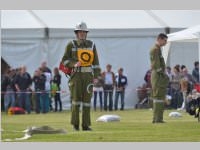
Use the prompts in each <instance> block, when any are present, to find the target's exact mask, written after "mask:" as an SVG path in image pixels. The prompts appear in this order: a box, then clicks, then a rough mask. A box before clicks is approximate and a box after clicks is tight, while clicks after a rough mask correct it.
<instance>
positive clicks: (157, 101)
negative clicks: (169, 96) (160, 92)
mask: <svg viewBox="0 0 200 150" xmlns="http://www.w3.org/2000/svg"><path fill="white" fill-rule="evenodd" d="M153 102H154V103H164V101H163V100H158V99H154V100H153Z"/></svg>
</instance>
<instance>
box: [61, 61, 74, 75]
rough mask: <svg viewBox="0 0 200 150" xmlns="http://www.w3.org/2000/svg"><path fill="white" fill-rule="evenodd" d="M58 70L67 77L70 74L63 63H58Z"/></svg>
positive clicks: (70, 71)
mask: <svg viewBox="0 0 200 150" xmlns="http://www.w3.org/2000/svg"><path fill="white" fill-rule="evenodd" d="M59 70H61V71H62V72H63V73H64V74H65V75H69V76H70V74H71V73H72V69H71V68H67V67H65V65H64V64H63V63H60V65H59Z"/></svg>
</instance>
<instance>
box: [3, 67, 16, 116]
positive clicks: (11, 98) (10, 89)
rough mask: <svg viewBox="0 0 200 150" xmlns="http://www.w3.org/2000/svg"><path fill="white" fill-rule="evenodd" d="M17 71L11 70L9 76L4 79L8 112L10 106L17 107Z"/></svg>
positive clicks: (5, 104)
mask: <svg viewBox="0 0 200 150" xmlns="http://www.w3.org/2000/svg"><path fill="white" fill-rule="evenodd" d="M14 74H15V70H13V69H9V70H8V72H7V74H6V75H5V76H4V78H3V81H2V82H3V84H4V85H5V94H4V108H5V111H6V112H7V111H8V109H9V106H11V107H14V106H15V83H14Z"/></svg>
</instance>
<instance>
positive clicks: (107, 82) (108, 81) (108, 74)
mask: <svg viewBox="0 0 200 150" xmlns="http://www.w3.org/2000/svg"><path fill="white" fill-rule="evenodd" d="M111 69H112V66H111V65H110V64H108V65H107V66H106V71H105V72H103V73H102V76H103V80H104V110H105V111H107V97H108V95H109V111H112V109H113V89H114V85H115V74H114V73H113V72H112V71H111Z"/></svg>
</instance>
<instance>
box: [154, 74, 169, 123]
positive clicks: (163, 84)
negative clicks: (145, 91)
mask: <svg viewBox="0 0 200 150" xmlns="http://www.w3.org/2000/svg"><path fill="white" fill-rule="evenodd" d="M168 83H169V78H168V76H167V75H166V74H164V73H158V72H156V71H155V70H153V71H152V74H151V84H152V93H151V97H152V99H153V123H156V122H162V121H163V112H164V100H165V97H166V94H167V86H168Z"/></svg>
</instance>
